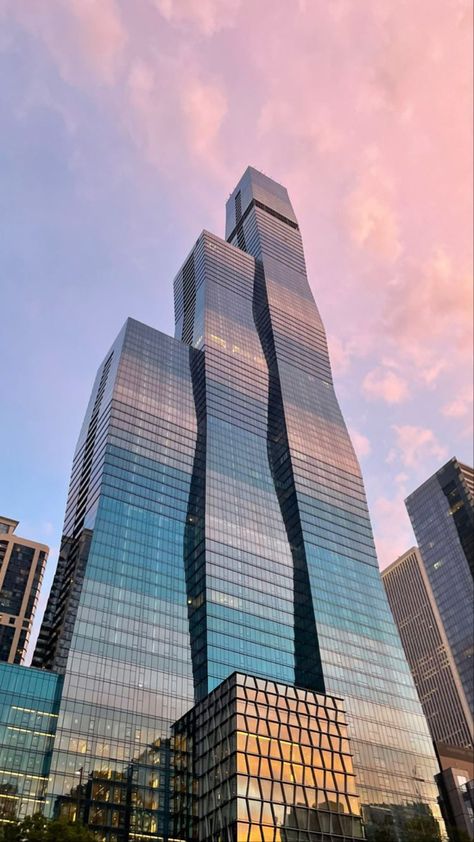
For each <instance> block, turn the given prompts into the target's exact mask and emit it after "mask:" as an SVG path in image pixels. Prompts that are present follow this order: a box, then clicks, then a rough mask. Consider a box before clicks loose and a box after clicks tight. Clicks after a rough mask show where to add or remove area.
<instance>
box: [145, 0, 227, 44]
mask: <svg viewBox="0 0 474 842" xmlns="http://www.w3.org/2000/svg"><path fill="white" fill-rule="evenodd" d="M154 4H155V6H156V8H157V9H158V11H159V12H160V14H161V15H163V17H164V18H165V19H166V20H167V21H168V22H170V23H173V24H181V25H183V24H187V25H188V26H193V25H194V26H197V28H198V30H199V31H200V32H201V33H202V34H203V35H206V36H211V35H214V34H215V33H216V32H218V31H219V30H220V29H225V28H227V27H230V26H232V25H233V23H234V17H235V14H236V12H237V11H238V9H239V7H240V0H154Z"/></svg>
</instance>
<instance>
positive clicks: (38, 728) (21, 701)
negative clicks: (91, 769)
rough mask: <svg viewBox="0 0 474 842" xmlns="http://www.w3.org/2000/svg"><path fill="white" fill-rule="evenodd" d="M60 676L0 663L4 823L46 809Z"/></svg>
mask: <svg viewBox="0 0 474 842" xmlns="http://www.w3.org/2000/svg"><path fill="white" fill-rule="evenodd" d="M61 684H62V678H61V676H60V675H55V674H54V673H52V672H46V671H45V670H37V669H32V668H31V667H24V666H19V665H17V664H7V663H0V826H1V825H2V824H3V823H4V822H7V823H8V822H11V821H12V820H13V819H18V818H19V819H22V818H24V817H25V816H28V815H33V814H34V813H38V812H41V811H44V809H45V807H46V808H47V807H49V804H48V802H47V787H48V776H49V768H50V762H51V751H52V748H53V743H54V735H55V733H56V723H57V719H58V710H59V702H60V698H61Z"/></svg>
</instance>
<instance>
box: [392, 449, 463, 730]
mask: <svg viewBox="0 0 474 842" xmlns="http://www.w3.org/2000/svg"><path fill="white" fill-rule="evenodd" d="M405 502H406V507H407V510H408V514H409V516H410V520H411V523H412V526H413V530H414V532H415V535H416V540H417V543H418V546H419V548H420V552H421V558H422V560H423V564H424V568H425V571H426V575H427V578H428V581H429V583H430V586H431V590H432V593H433V596H434V600H435V602H436V606H437V609H438V612H439V615H440V617H441V621H442V624H443V628H444V632H445V635H446V638H447V641H448V644H449V648H450V650H451V655H452V658H453V661H454V663H455V665H456V669H457V672H458V675H459V679H460V681H461V684H462V686H463V690H464V694H465V696H466V698H467V702H468V705H469V709H470V712H471V717H473V716H474V580H473V577H474V471H473V470H472V468H469V467H467V465H463V464H461V463H460V462H458V461H457V459H454V458H453V459H451V460H450V461H449V462H448V463H447V464H446V465H444V466H443V467H442V468H440V470H439V471H437V472H436V473H435V474H434V475H433V476H432V477H430V478H429V479H428V480H427V481H426V482H424V483H423V485H421V486H420V487H419V488H417V489H416V491H414V492H413V494H410V496H409V497H408V498H407V499H406V501H405Z"/></svg>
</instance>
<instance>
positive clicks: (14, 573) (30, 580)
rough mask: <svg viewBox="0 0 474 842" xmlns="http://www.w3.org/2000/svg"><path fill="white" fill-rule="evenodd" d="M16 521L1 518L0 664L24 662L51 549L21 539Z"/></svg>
mask: <svg viewBox="0 0 474 842" xmlns="http://www.w3.org/2000/svg"><path fill="white" fill-rule="evenodd" d="M17 526H18V521H17V520H11V518H7V517H2V516H0V661H8V663H10V664H20V663H22V662H23V661H24V659H25V654H26V649H27V646H28V640H29V637H30V631H31V626H32V624H33V618H34V613H35V609H36V603H37V600H38V595H39V590H40V587H41V582H42V579H43V571H44V567H45V564H46V559H47V558H48V552H49V548H48V547H46V546H45V545H44V544H38V543H37V542H36V541H29V540H27V539H26V538H20V536H19V535H17V534H16V532H15V530H16V528H17Z"/></svg>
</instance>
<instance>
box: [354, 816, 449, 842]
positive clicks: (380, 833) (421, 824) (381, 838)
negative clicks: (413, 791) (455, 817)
mask: <svg viewBox="0 0 474 842" xmlns="http://www.w3.org/2000/svg"><path fill="white" fill-rule="evenodd" d="M367 839H368V840H369V842H441V834H440V830H439V825H438V822H437V821H436V820H435V819H434V818H433V816H431V815H427V814H426V813H421V814H419V815H416V816H413V817H412V818H411V819H408V821H406V822H404V823H403V825H402V827H401V828H399V829H398V831H397V829H396V827H395V825H394V824H393V822H392V821H391V820H390V819H387V820H386V821H385V822H383V823H381V824H372V825H370V826H369V827H368V828H367ZM453 842H454V840H453ZM455 842H458V840H455ZM459 842H463V840H461V839H460V840H459Z"/></svg>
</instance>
